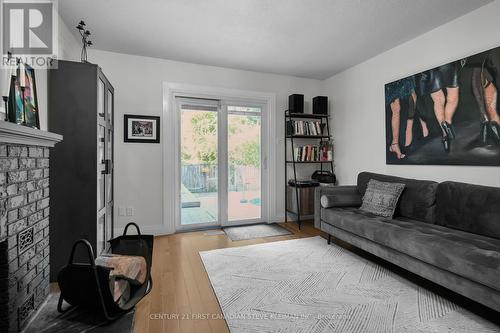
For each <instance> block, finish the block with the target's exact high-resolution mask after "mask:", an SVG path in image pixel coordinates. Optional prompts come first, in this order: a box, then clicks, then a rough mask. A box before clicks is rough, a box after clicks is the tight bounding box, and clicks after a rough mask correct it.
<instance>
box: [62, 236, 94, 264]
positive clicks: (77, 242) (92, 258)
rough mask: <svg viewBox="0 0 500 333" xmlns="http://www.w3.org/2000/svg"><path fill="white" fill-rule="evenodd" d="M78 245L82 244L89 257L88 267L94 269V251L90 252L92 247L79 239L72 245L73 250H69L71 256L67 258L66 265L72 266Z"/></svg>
mask: <svg viewBox="0 0 500 333" xmlns="http://www.w3.org/2000/svg"><path fill="white" fill-rule="evenodd" d="M78 244H83V245H84V246H85V247H86V248H87V254H88V255H89V261H90V266H92V267H95V261H94V250H92V245H90V243H89V241H88V240H86V239H83V238H82V239H79V240H77V241H76V242H75V244H73V248H72V249H71V254H70V256H69V262H68V264H69V265H71V264H73V257H74V256H75V251H76V247H77V246H78Z"/></svg>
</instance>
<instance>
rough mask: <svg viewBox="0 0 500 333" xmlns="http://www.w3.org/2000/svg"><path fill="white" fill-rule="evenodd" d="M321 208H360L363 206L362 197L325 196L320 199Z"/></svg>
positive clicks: (353, 195) (349, 195) (350, 195)
mask: <svg viewBox="0 0 500 333" xmlns="http://www.w3.org/2000/svg"><path fill="white" fill-rule="evenodd" d="M320 202H321V207H323V208H332V207H359V206H361V196H360V195H359V194H357V193H353V194H340V195H338V194H323V195H322V196H321V199H320Z"/></svg>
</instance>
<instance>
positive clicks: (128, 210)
mask: <svg viewBox="0 0 500 333" xmlns="http://www.w3.org/2000/svg"><path fill="white" fill-rule="evenodd" d="M127 216H134V207H127Z"/></svg>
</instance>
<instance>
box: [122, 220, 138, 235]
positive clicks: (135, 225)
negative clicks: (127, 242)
mask: <svg viewBox="0 0 500 333" xmlns="http://www.w3.org/2000/svg"><path fill="white" fill-rule="evenodd" d="M131 225H132V226H134V227H135V229H136V230H137V235H139V236H140V235H141V229H139V226H138V225H137V224H135V223H134V222H130V223H127V225H126V226H125V229H124V230H123V236H126V235H127V229H128V227H129V226H131Z"/></svg>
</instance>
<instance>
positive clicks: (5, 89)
mask: <svg viewBox="0 0 500 333" xmlns="http://www.w3.org/2000/svg"><path fill="white" fill-rule="evenodd" d="M11 59H12V54H11V53H10V52H7V61H8V62H10V60H11ZM2 74H3V75H2V82H1V83H2V92H1V93H2V100H3V103H4V112H5V118H4V120H5V121H9V93H10V86H11V84H12V74H13V72H12V68H11V67H10V66H8V67H6V68H5V69H4V70H3V72H2Z"/></svg>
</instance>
